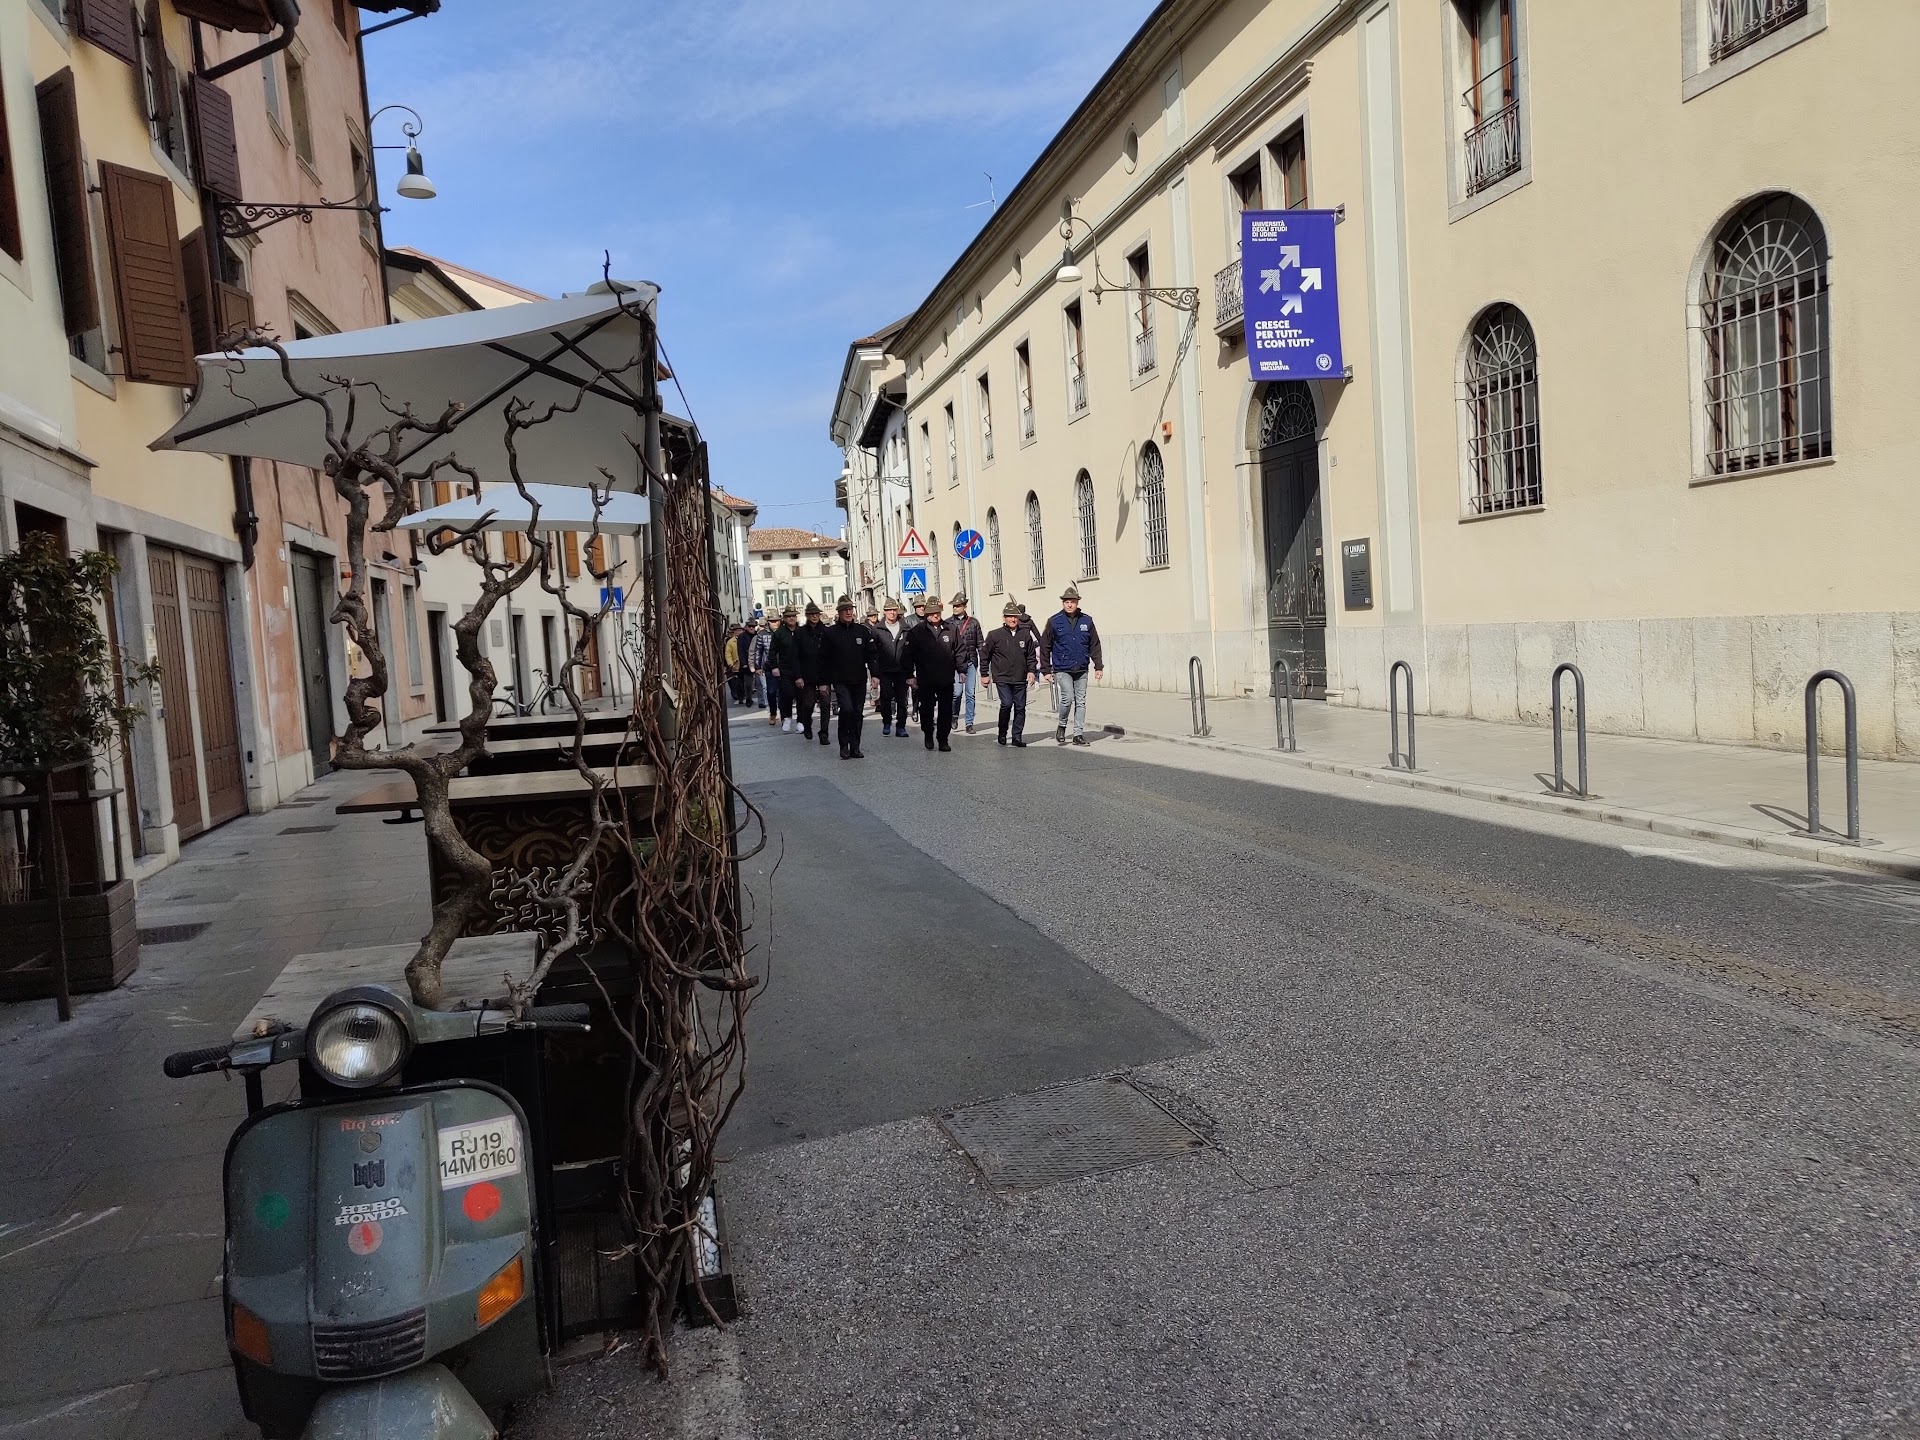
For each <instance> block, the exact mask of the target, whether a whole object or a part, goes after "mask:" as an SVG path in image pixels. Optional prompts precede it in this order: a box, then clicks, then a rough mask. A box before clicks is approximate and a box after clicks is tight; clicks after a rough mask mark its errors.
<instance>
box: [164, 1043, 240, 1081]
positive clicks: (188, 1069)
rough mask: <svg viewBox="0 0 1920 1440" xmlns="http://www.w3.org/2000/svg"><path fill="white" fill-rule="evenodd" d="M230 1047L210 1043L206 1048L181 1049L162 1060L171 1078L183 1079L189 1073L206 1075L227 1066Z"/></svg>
mask: <svg viewBox="0 0 1920 1440" xmlns="http://www.w3.org/2000/svg"><path fill="white" fill-rule="evenodd" d="M228 1051H229V1047H228V1046H225V1045H209V1046H207V1048H206V1049H204V1050H179V1051H176V1052H174V1053H173V1054H171V1055H169V1056H167V1058H166V1059H165V1060H164V1061H162V1062H161V1064H160V1068H161V1069H162V1070H164V1071H165V1072H166V1074H167V1076H168V1078H169V1079H173V1080H182V1079H185V1078H186V1077H187V1076H189V1075H205V1074H207V1073H209V1072H210V1071H214V1070H223V1069H225V1068H226V1064H227V1058H228Z"/></svg>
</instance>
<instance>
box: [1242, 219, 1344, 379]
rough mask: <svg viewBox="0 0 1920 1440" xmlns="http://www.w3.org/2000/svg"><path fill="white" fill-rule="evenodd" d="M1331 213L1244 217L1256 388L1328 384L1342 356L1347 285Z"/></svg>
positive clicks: (1250, 360) (1246, 299)
mask: <svg viewBox="0 0 1920 1440" xmlns="http://www.w3.org/2000/svg"><path fill="white" fill-rule="evenodd" d="M1335 219H1336V217H1335V213H1334V212H1333V211H1331V210H1247V211H1243V212H1242V213H1241V216H1240V291H1241V295H1242V297H1243V304H1244V306H1245V312H1246V327H1247V364H1248V365H1249V367H1251V369H1252V371H1253V378H1254V379H1256V380H1325V379H1331V378H1333V377H1335V376H1339V375H1343V374H1345V373H1346V362H1345V361H1344V360H1343V359H1342V358H1341V355H1340V282H1339V275H1338V272H1337V271H1336V270H1335V268H1334V259H1333V227H1334V223H1335Z"/></svg>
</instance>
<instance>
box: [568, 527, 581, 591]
mask: <svg viewBox="0 0 1920 1440" xmlns="http://www.w3.org/2000/svg"><path fill="white" fill-rule="evenodd" d="M566 535H567V578H568V579H569V580H578V579H579V578H580V536H579V533H578V532H577V531H573V530H569V531H567V532H566Z"/></svg>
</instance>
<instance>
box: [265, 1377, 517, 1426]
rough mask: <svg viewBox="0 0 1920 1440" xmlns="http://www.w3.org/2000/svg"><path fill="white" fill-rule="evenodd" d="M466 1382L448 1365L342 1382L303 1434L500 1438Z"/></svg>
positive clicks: (330, 1392)
mask: <svg viewBox="0 0 1920 1440" xmlns="http://www.w3.org/2000/svg"><path fill="white" fill-rule="evenodd" d="M499 1437H500V1431H499V1429H498V1428H497V1427H496V1426H495V1425H494V1423H493V1422H492V1421H491V1420H489V1419H488V1418H487V1412H486V1411H484V1410H482V1409H481V1408H480V1406H479V1404H478V1403H476V1402H475V1400H474V1398H473V1397H472V1396H471V1395H469V1394H468V1393H467V1391H466V1387H465V1386H464V1385H462V1384H461V1383H460V1382H459V1381H458V1380H456V1379H454V1378H453V1373H452V1372H451V1371H449V1370H448V1369H447V1367H446V1366H444V1365H422V1366H421V1367H420V1368H419V1369H418V1370H408V1371H406V1372H405V1373H404V1374H400V1375H389V1376H388V1377H387V1378H386V1379H384V1380H368V1381H366V1382H365V1383H363V1384H359V1385H344V1386H336V1387H334V1388H332V1389H329V1390H328V1391H327V1392H326V1393H325V1394H323V1395H322V1396H321V1397H320V1401H319V1403H318V1404H317V1405H315V1406H314V1407H313V1415H312V1417H311V1418H310V1419H309V1420H308V1421H307V1429H306V1433H305V1436H304V1437H303V1440H499Z"/></svg>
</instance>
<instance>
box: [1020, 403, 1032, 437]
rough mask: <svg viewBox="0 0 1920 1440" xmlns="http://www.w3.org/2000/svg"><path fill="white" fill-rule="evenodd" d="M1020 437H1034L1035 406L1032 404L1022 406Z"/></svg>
mask: <svg viewBox="0 0 1920 1440" xmlns="http://www.w3.org/2000/svg"><path fill="white" fill-rule="evenodd" d="M1020 438H1021V439H1022V440H1031V439H1032V438H1033V407H1032V406H1031V405H1022V406H1021V407H1020Z"/></svg>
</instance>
